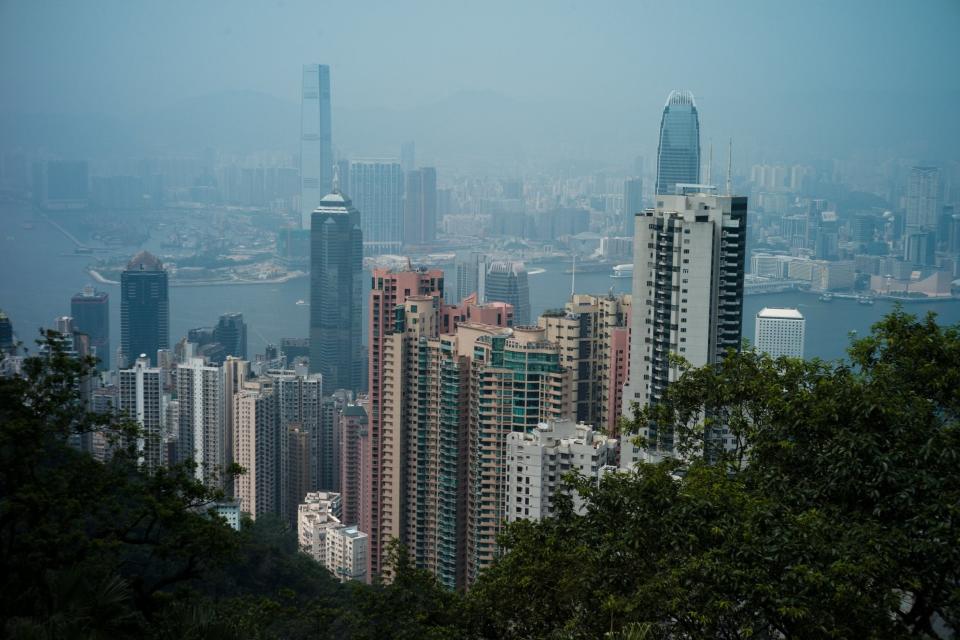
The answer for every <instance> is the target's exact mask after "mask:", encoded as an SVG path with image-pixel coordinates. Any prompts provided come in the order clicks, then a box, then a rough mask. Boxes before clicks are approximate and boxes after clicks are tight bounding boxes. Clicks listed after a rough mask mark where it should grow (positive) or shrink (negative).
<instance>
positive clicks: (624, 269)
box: [610, 263, 633, 278]
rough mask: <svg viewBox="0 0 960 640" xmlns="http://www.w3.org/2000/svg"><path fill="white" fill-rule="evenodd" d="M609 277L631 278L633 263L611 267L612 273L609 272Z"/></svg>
mask: <svg viewBox="0 0 960 640" xmlns="http://www.w3.org/2000/svg"><path fill="white" fill-rule="evenodd" d="M610 277H611V278H632V277H633V264H632V263H630V264H618V265H617V266H615V267H614V268H613V273H611V274H610Z"/></svg>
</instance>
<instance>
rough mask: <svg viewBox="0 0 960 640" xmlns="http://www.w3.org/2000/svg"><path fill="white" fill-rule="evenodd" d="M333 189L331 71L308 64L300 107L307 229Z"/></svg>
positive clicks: (302, 195)
mask: <svg viewBox="0 0 960 640" xmlns="http://www.w3.org/2000/svg"><path fill="white" fill-rule="evenodd" d="M332 189H333V135H332V132H331V127H330V67H328V66H327V65H325V64H305V65H303V88H302V99H301V103H300V214H301V225H302V226H303V228H304V229H309V228H310V216H311V214H312V213H313V210H314V209H316V208H317V205H319V204H320V199H321V198H322V197H323V195H324V194H325V193H330V191H331V190H332Z"/></svg>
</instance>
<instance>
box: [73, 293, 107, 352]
mask: <svg viewBox="0 0 960 640" xmlns="http://www.w3.org/2000/svg"><path fill="white" fill-rule="evenodd" d="M70 315H71V316H73V324H74V327H75V328H76V329H77V331H79V332H81V333H85V334H87V335H88V336H90V346H91V347H92V348H93V349H94V355H95V356H96V357H97V369H99V370H100V371H108V370H109V369H110V297H109V296H108V295H107V293H106V292H105V291H95V290H94V288H93V287H90V286H88V287H84V288H83V291H81V292H80V293H78V294H76V295H74V296H73V297H72V298H70Z"/></svg>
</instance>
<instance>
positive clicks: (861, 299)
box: [857, 296, 874, 305]
mask: <svg viewBox="0 0 960 640" xmlns="http://www.w3.org/2000/svg"><path fill="white" fill-rule="evenodd" d="M873 302H874V299H873V296H857V304H865V305H872V304H873Z"/></svg>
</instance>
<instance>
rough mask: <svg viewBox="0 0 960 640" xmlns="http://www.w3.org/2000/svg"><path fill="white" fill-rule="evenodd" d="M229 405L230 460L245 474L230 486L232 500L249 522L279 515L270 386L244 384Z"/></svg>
mask: <svg viewBox="0 0 960 640" xmlns="http://www.w3.org/2000/svg"><path fill="white" fill-rule="evenodd" d="M233 402H234V424H235V429H236V431H235V433H234V439H233V442H234V452H233V459H234V462H236V463H237V464H239V465H240V466H241V467H243V468H244V471H245V472H244V473H243V474H241V475H239V476H237V479H236V481H235V483H234V493H235V497H236V499H237V500H238V501H239V502H240V509H241V511H243V512H245V513H248V514H250V517H251V518H254V519H256V518H257V517H258V516H261V515H264V514H268V513H269V514H276V515H279V514H280V505H281V495H280V489H281V474H280V444H281V438H280V430H279V429H278V428H277V402H276V395H275V393H274V389H273V385H272V384H271V383H270V381H269V380H257V381H245V382H244V383H243V384H242V386H241V388H240V389H238V390H237V392H236V394H234V396H233Z"/></svg>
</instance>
